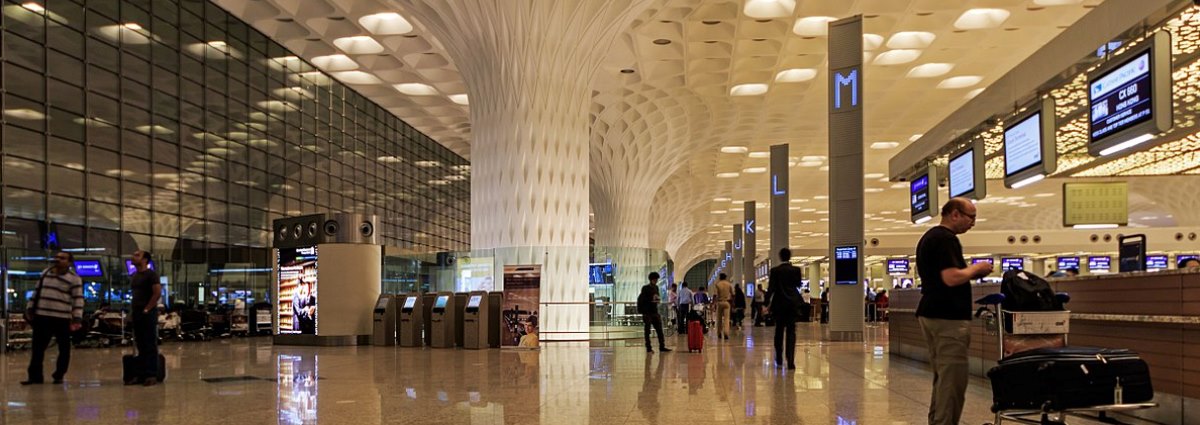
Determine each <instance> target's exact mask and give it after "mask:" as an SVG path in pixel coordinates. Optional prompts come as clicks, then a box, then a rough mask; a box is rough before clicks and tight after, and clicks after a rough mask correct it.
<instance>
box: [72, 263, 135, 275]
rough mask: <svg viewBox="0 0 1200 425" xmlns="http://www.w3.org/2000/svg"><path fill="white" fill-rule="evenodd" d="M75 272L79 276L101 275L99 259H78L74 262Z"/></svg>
mask: <svg viewBox="0 0 1200 425" xmlns="http://www.w3.org/2000/svg"><path fill="white" fill-rule="evenodd" d="M75 274H76V275H79V277H103V276H104V269H103V268H101V267H100V260H79V261H76V262H75ZM130 274H132V273H130Z"/></svg>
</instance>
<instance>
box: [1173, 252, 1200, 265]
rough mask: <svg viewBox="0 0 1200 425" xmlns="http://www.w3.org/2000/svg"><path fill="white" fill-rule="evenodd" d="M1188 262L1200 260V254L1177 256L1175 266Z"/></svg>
mask: <svg viewBox="0 0 1200 425" xmlns="http://www.w3.org/2000/svg"><path fill="white" fill-rule="evenodd" d="M1187 260H1200V254H1176V255H1175V264H1177V265H1179V264H1183V262H1184V261H1187Z"/></svg>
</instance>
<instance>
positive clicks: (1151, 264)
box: [1146, 255, 1167, 270]
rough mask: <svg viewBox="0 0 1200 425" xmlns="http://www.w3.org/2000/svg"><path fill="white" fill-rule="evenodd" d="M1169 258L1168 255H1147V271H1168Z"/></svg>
mask: <svg viewBox="0 0 1200 425" xmlns="http://www.w3.org/2000/svg"><path fill="white" fill-rule="evenodd" d="M1166 269H1167V256H1166V255H1147V256H1146V270H1166Z"/></svg>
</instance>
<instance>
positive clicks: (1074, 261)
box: [1058, 257, 1079, 270]
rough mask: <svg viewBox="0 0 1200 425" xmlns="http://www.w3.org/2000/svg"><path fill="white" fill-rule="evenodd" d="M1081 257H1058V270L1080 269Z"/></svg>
mask: <svg viewBox="0 0 1200 425" xmlns="http://www.w3.org/2000/svg"><path fill="white" fill-rule="evenodd" d="M1078 268H1079V257H1058V269H1059V270H1066V269H1078Z"/></svg>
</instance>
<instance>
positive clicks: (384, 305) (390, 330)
mask: <svg viewBox="0 0 1200 425" xmlns="http://www.w3.org/2000/svg"><path fill="white" fill-rule="evenodd" d="M396 310H397V306H396V297H394V296H392V295H390V294H382V295H380V296H379V299H378V300H377V301H375V311H374V313H373V314H372V316H371V317H372V319H373V320H372V325H373V332H372V333H371V344H373V345H380V346H391V345H396V325H397V324H399V316H398V315H397V311H396Z"/></svg>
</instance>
